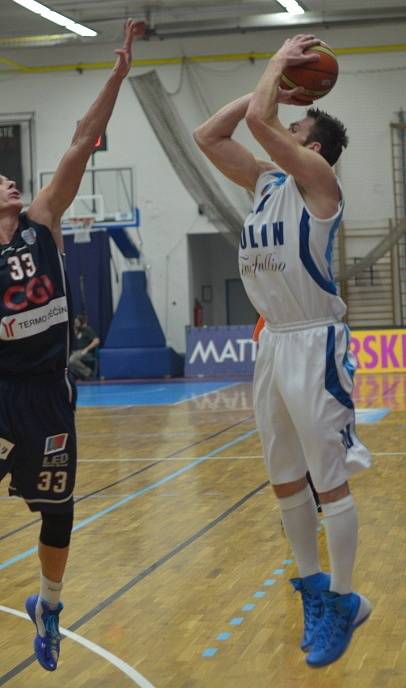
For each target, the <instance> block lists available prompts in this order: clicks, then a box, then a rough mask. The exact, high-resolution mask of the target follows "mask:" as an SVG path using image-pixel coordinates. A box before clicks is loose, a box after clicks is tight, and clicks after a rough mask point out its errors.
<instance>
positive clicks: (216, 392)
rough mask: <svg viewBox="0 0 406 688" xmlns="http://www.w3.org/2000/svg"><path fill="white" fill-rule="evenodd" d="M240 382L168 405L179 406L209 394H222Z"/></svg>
mask: <svg viewBox="0 0 406 688" xmlns="http://www.w3.org/2000/svg"><path fill="white" fill-rule="evenodd" d="M240 384H241V382H230V384H228V385H224V387H218V388H217V389H211V390H210V392H202V393H201V394H193V395H192V396H191V397H188V398H187V399H181V400H180V401H174V402H173V404H170V405H171V406H179V405H180V404H184V403H185V402H187V401H193V399H199V398H200V397H207V396H208V395H209V394H218V393H219V392H223V391H224V390H226V389H231V388H232V387H237V385H240Z"/></svg>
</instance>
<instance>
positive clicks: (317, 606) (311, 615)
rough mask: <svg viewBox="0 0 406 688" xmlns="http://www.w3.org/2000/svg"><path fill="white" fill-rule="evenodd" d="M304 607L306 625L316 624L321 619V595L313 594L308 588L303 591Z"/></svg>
mask: <svg viewBox="0 0 406 688" xmlns="http://www.w3.org/2000/svg"><path fill="white" fill-rule="evenodd" d="M302 595H303V609H304V618H305V625H306V626H314V625H315V624H316V623H318V622H319V621H320V619H321V616H322V612H323V602H322V600H321V597H320V595H313V594H312V593H311V592H308V591H307V590H303V591H302Z"/></svg>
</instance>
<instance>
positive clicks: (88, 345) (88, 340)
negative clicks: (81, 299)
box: [69, 315, 100, 380]
mask: <svg viewBox="0 0 406 688" xmlns="http://www.w3.org/2000/svg"><path fill="white" fill-rule="evenodd" d="M73 326H74V340H73V351H72V353H71V355H70V357H69V371H70V372H71V373H72V375H73V376H74V377H75V378H76V379H77V380H90V379H91V378H92V377H94V376H95V371H96V349H97V347H98V346H99V344H100V339H99V338H98V336H97V335H96V333H95V331H94V330H92V328H91V327H89V325H88V324H87V321H86V318H85V316H84V315H77V316H76V317H75V320H74V325H73Z"/></svg>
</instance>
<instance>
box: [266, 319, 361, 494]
mask: <svg viewBox="0 0 406 688" xmlns="http://www.w3.org/2000/svg"><path fill="white" fill-rule="evenodd" d="M303 327H305V329H303ZM348 344H349V330H348V328H347V327H346V325H344V323H341V322H339V323H332V324H323V325H320V324H319V323H317V324H316V323H314V324H313V323H308V324H307V323H306V324H305V325H304V326H303V324H302V326H301V329H294V328H293V327H292V328H287V329H286V328H284V329H283V330H282V329H279V328H272V327H271V326H270V325H268V324H267V325H266V327H265V328H264V329H263V331H262V332H261V335H260V339H259V350H258V356H257V361H256V365H255V374H254V409H255V417H256V422H257V427H258V430H259V433H260V436H261V442H262V447H263V452H264V458H265V463H266V466H267V469H268V472H269V476H270V480H271V483H272V484H274V485H278V484H282V483H288V482H292V481H294V480H299V478H302V477H303V476H304V475H305V473H306V471H310V474H311V477H312V480H313V483H314V486H315V488H316V490H317V491H318V492H327V491H329V490H332V489H334V488H336V487H338V486H339V485H341V484H342V483H344V482H345V481H346V480H347V478H348V477H349V476H350V475H351V474H352V473H355V472H357V471H360V470H363V469H365V468H368V467H369V466H370V464H371V455H370V453H369V451H368V450H367V448H366V447H365V446H364V445H363V444H362V443H361V442H360V441H359V439H358V437H357V435H356V432H355V410H354V404H353V401H352V398H351V394H352V388H353V375H354V371H355V359H354V357H353V355H352V354H351V352H350V351H349V346H348Z"/></svg>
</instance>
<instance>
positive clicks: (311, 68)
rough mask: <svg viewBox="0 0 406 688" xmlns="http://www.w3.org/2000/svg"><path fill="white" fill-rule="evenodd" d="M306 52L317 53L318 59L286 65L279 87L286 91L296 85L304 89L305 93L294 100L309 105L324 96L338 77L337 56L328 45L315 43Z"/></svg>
mask: <svg viewBox="0 0 406 688" xmlns="http://www.w3.org/2000/svg"><path fill="white" fill-rule="evenodd" d="M306 52H309V53H319V55H320V60H319V61H318V62H307V63H306V64H303V65H297V66H296V67H286V69H285V70H284V71H283V74H282V76H281V81H280V85H281V88H284V89H286V90H288V91H290V90H291V89H292V88H296V87H297V86H302V87H303V88H304V89H306V91H305V93H302V94H300V95H298V96H296V97H295V101H296V102H297V103H298V104H301V105H309V104H310V103H311V102H312V101H313V100H317V98H322V97H323V96H326V95H327V93H329V92H330V91H331V89H332V88H333V86H334V84H335V82H336V81H337V77H338V63H337V58H336V56H335V54H334V52H333V51H332V49H331V48H329V46H328V45H326V44H325V43H323V44H322V45H315V46H314V47H313V48H309V50H306Z"/></svg>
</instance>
